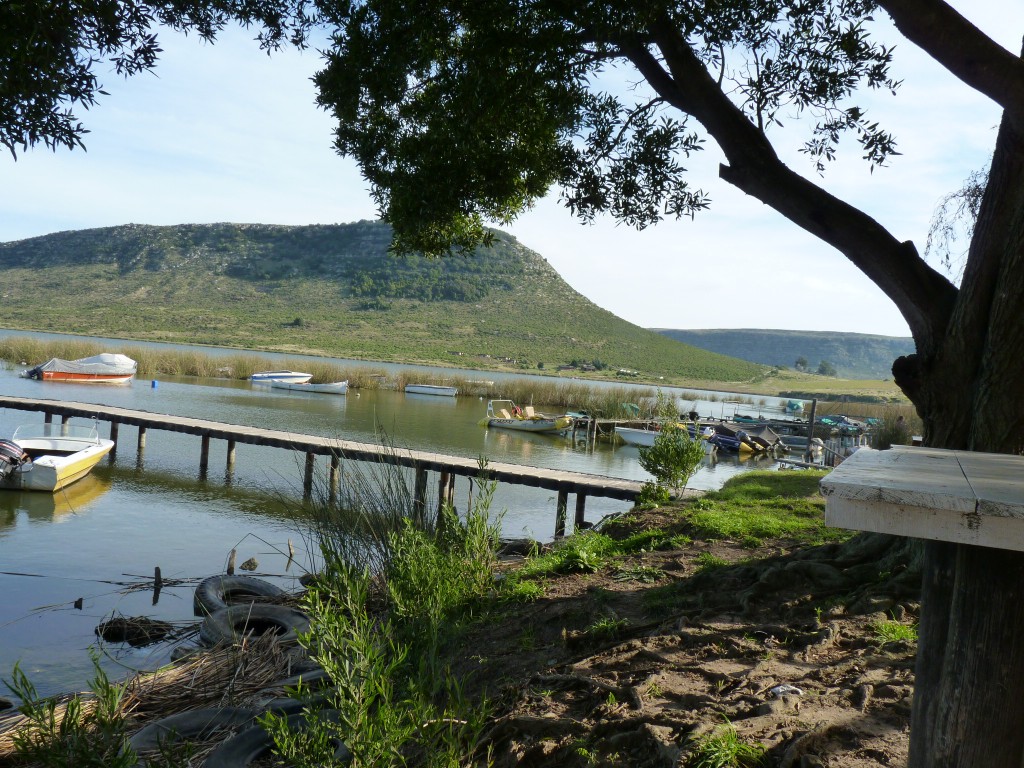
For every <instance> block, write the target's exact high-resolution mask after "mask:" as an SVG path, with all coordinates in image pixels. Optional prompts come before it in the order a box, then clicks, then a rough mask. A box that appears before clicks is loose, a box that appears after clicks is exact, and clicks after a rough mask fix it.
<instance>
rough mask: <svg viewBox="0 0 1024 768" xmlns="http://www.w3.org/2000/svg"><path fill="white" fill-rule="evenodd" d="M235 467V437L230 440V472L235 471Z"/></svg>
mask: <svg viewBox="0 0 1024 768" xmlns="http://www.w3.org/2000/svg"><path fill="white" fill-rule="evenodd" d="M234 469H235V441H234V439H229V440H228V474H230V473H231V472H233V471H234Z"/></svg>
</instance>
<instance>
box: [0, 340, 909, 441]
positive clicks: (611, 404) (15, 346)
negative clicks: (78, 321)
mask: <svg viewBox="0 0 1024 768" xmlns="http://www.w3.org/2000/svg"><path fill="white" fill-rule="evenodd" d="M112 351H119V352H123V353H124V354H126V355H128V356H129V357H131V358H132V359H134V360H135V361H136V362H137V363H138V366H139V367H138V376H139V378H142V379H156V378H159V377H160V376H176V377H196V378H224V379H238V380H246V379H248V378H249V377H250V376H252V374H254V373H256V372H257V371H263V370H267V368H268V367H274V368H280V369H290V370H297V371H304V372H307V373H310V374H312V376H313V378H312V381H313V382H314V383H326V382H334V381H348V383H349V387H351V388H352V389H367V390H372V389H384V390H397V391H399V392H401V391H403V390H404V389H405V386H406V385H407V384H435V385H441V386H452V387H456V388H457V389H458V390H459V394H460V395H462V396H467V397H483V398H487V399H496V398H497V399H507V400H514V401H515V402H516V403H518V404H522V405H533V406H534V407H536V408H538V409H555V410H569V411H583V412H586V413H589V414H591V415H594V416H597V417H599V418H626V417H630V416H633V415H634V414H633V413H631V410H632V409H631V408H623V404H632V405H636V406H637V407H638V408H639V411H640V412H639V416H640V417H642V418H648V417H650V416H651V415H652V414H653V413H654V410H655V408H656V405H657V396H658V392H659V390H658V389H657V388H656V387H648V388H643V387H641V388H637V387H635V386H634V387H626V386H621V387H620V386H611V387H608V386H594V385H593V384H591V383H588V382H585V381H579V380H575V379H574V380H571V381H566V380H564V379H556V378H551V379H550V380H548V381H537V380H528V379H511V380H502V381H491V380H489V379H487V372H486V371H481V372H479V373H478V374H476V373H474V374H469V375H466V374H463V373H456V372H454V371H453V372H452V373H428V372H425V371H416V370H405V371H399V372H398V373H395V374H391V375H389V374H387V373H386V372H385V371H384V369H383V368H369V367H366V366H362V365H360V366H358V367H353V368H348V367H345V366H342V365H338V364H337V363H332V362H329V361H327V360H324V361H322V362H321V361H310V360H308V359H303V360H299V359H288V358H285V359H283V360H281V361H280V362H275V363H274V364H273V366H270V364H269V363H268V361H267V359H266V358H264V357H261V356H259V355H255V354H247V353H244V352H239V353H238V354H230V355H217V354H212V353H209V354H208V353H205V352H202V351H199V350H187V349H169V348H168V349H162V348H156V347H154V348H151V347H138V346H130V345H129V346H126V347H122V348H118V349H116V350H115V349H111V348H109V347H105V346H103V345H102V344H100V343H98V342H92V341H87V340H79V339H68V340H52V341H43V340H39V339H34V338H31V337H21V336H19V337H9V338H4V339H0V359H2V360H5V361H8V362H9V363H11V364H14V365H38V364H39V363H43V362H46V361H47V360H49V359H50V358H52V357H59V358H64V359H66V360H75V359H78V358H81V357H89V356H91V355H96V354H99V353H100V352H112ZM698 400H700V401H711V402H728V403H742V404H744V405H747V406H750V407H751V408H757V409H765V408H767V407H768V406H767V403H768V400H767V399H766V398H764V397H759V396H753V395H740V394H732V393H729V394H725V393H722V394H716V393H709V392H696V391H685V390H684V391H682V392H680V393H679V395H678V396H677V402H678V403H679V407H680V410H681V411H686V410H687V409H688V408H687V403H688V402H696V401H698ZM893 408H897V409H899V410H900V411H901V412H903V413H904V416H905V418H906V420H907V421H908V422H909V423H910V424H911V426H912V428H915V429H917V430H918V431H920V430H919V428H917V427H914V426H913V425H914V423H915V421H914V420H915V419H916V422H917V423H918V424H919V423H920V420H919V419H917V416H916V413H915V412H914V410H913V407H912V406H910V405H893V404H888V403H887V404H869V403H845V402H838V401H826V400H819V401H818V413H819V414H820V415H825V414H829V413H845V414H847V415H850V416H856V417H860V418H864V417H866V416H876V418H881V417H882V415H883V414H884V413H885V412H887V411H888V410H891V409H893Z"/></svg>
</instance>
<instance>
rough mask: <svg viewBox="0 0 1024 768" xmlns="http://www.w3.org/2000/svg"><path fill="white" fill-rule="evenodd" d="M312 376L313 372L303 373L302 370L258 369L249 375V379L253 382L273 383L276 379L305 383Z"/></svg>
mask: <svg viewBox="0 0 1024 768" xmlns="http://www.w3.org/2000/svg"><path fill="white" fill-rule="evenodd" d="M312 378H313V374H312V373H302V372H300V371H257V372H256V373H254V374H253V375H252V376H250V377H249V380H250V381H251V382H252V383H253V384H272V383H273V382H275V381H286V382H289V383H290V384H305V383H306V382H307V381H309V380H310V379H312Z"/></svg>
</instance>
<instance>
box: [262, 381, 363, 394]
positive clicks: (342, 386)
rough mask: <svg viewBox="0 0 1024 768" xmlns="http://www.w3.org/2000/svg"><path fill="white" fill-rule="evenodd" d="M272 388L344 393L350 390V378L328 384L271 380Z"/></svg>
mask: <svg viewBox="0 0 1024 768" xmlns="http://www.w3.org/2000/svg"><path fill="white" fill-rule="evenodd" d="M270 386H271V388H272V389H290V390H291V391H293V392H317V393H319V394H322V395H344V394H345V393H346V392H348V379H345V381H332V382H329V383H327V384H299V383H296V382H293V381H278V380H276V379H273V380H271V382H270Z"/></svg>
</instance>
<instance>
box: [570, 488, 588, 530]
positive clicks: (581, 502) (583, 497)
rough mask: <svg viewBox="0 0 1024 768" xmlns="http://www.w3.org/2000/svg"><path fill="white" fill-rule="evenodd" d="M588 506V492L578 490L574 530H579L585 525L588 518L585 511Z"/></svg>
mask: <svg viewBox="0 0 1024 768" xmlns="http://www.w3.org/2000/svg"><path fill="white" fill-rule="evenodd" d="M586 507H587V494H585V493H582V492H579V491H577V493H576V519H575V520H574V521H573V531H578V530H580V529H581V528H583V527H584V525H585V523H586V522H587V521H586V518H585V517H584V512H585V510H586Z"/></svg>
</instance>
